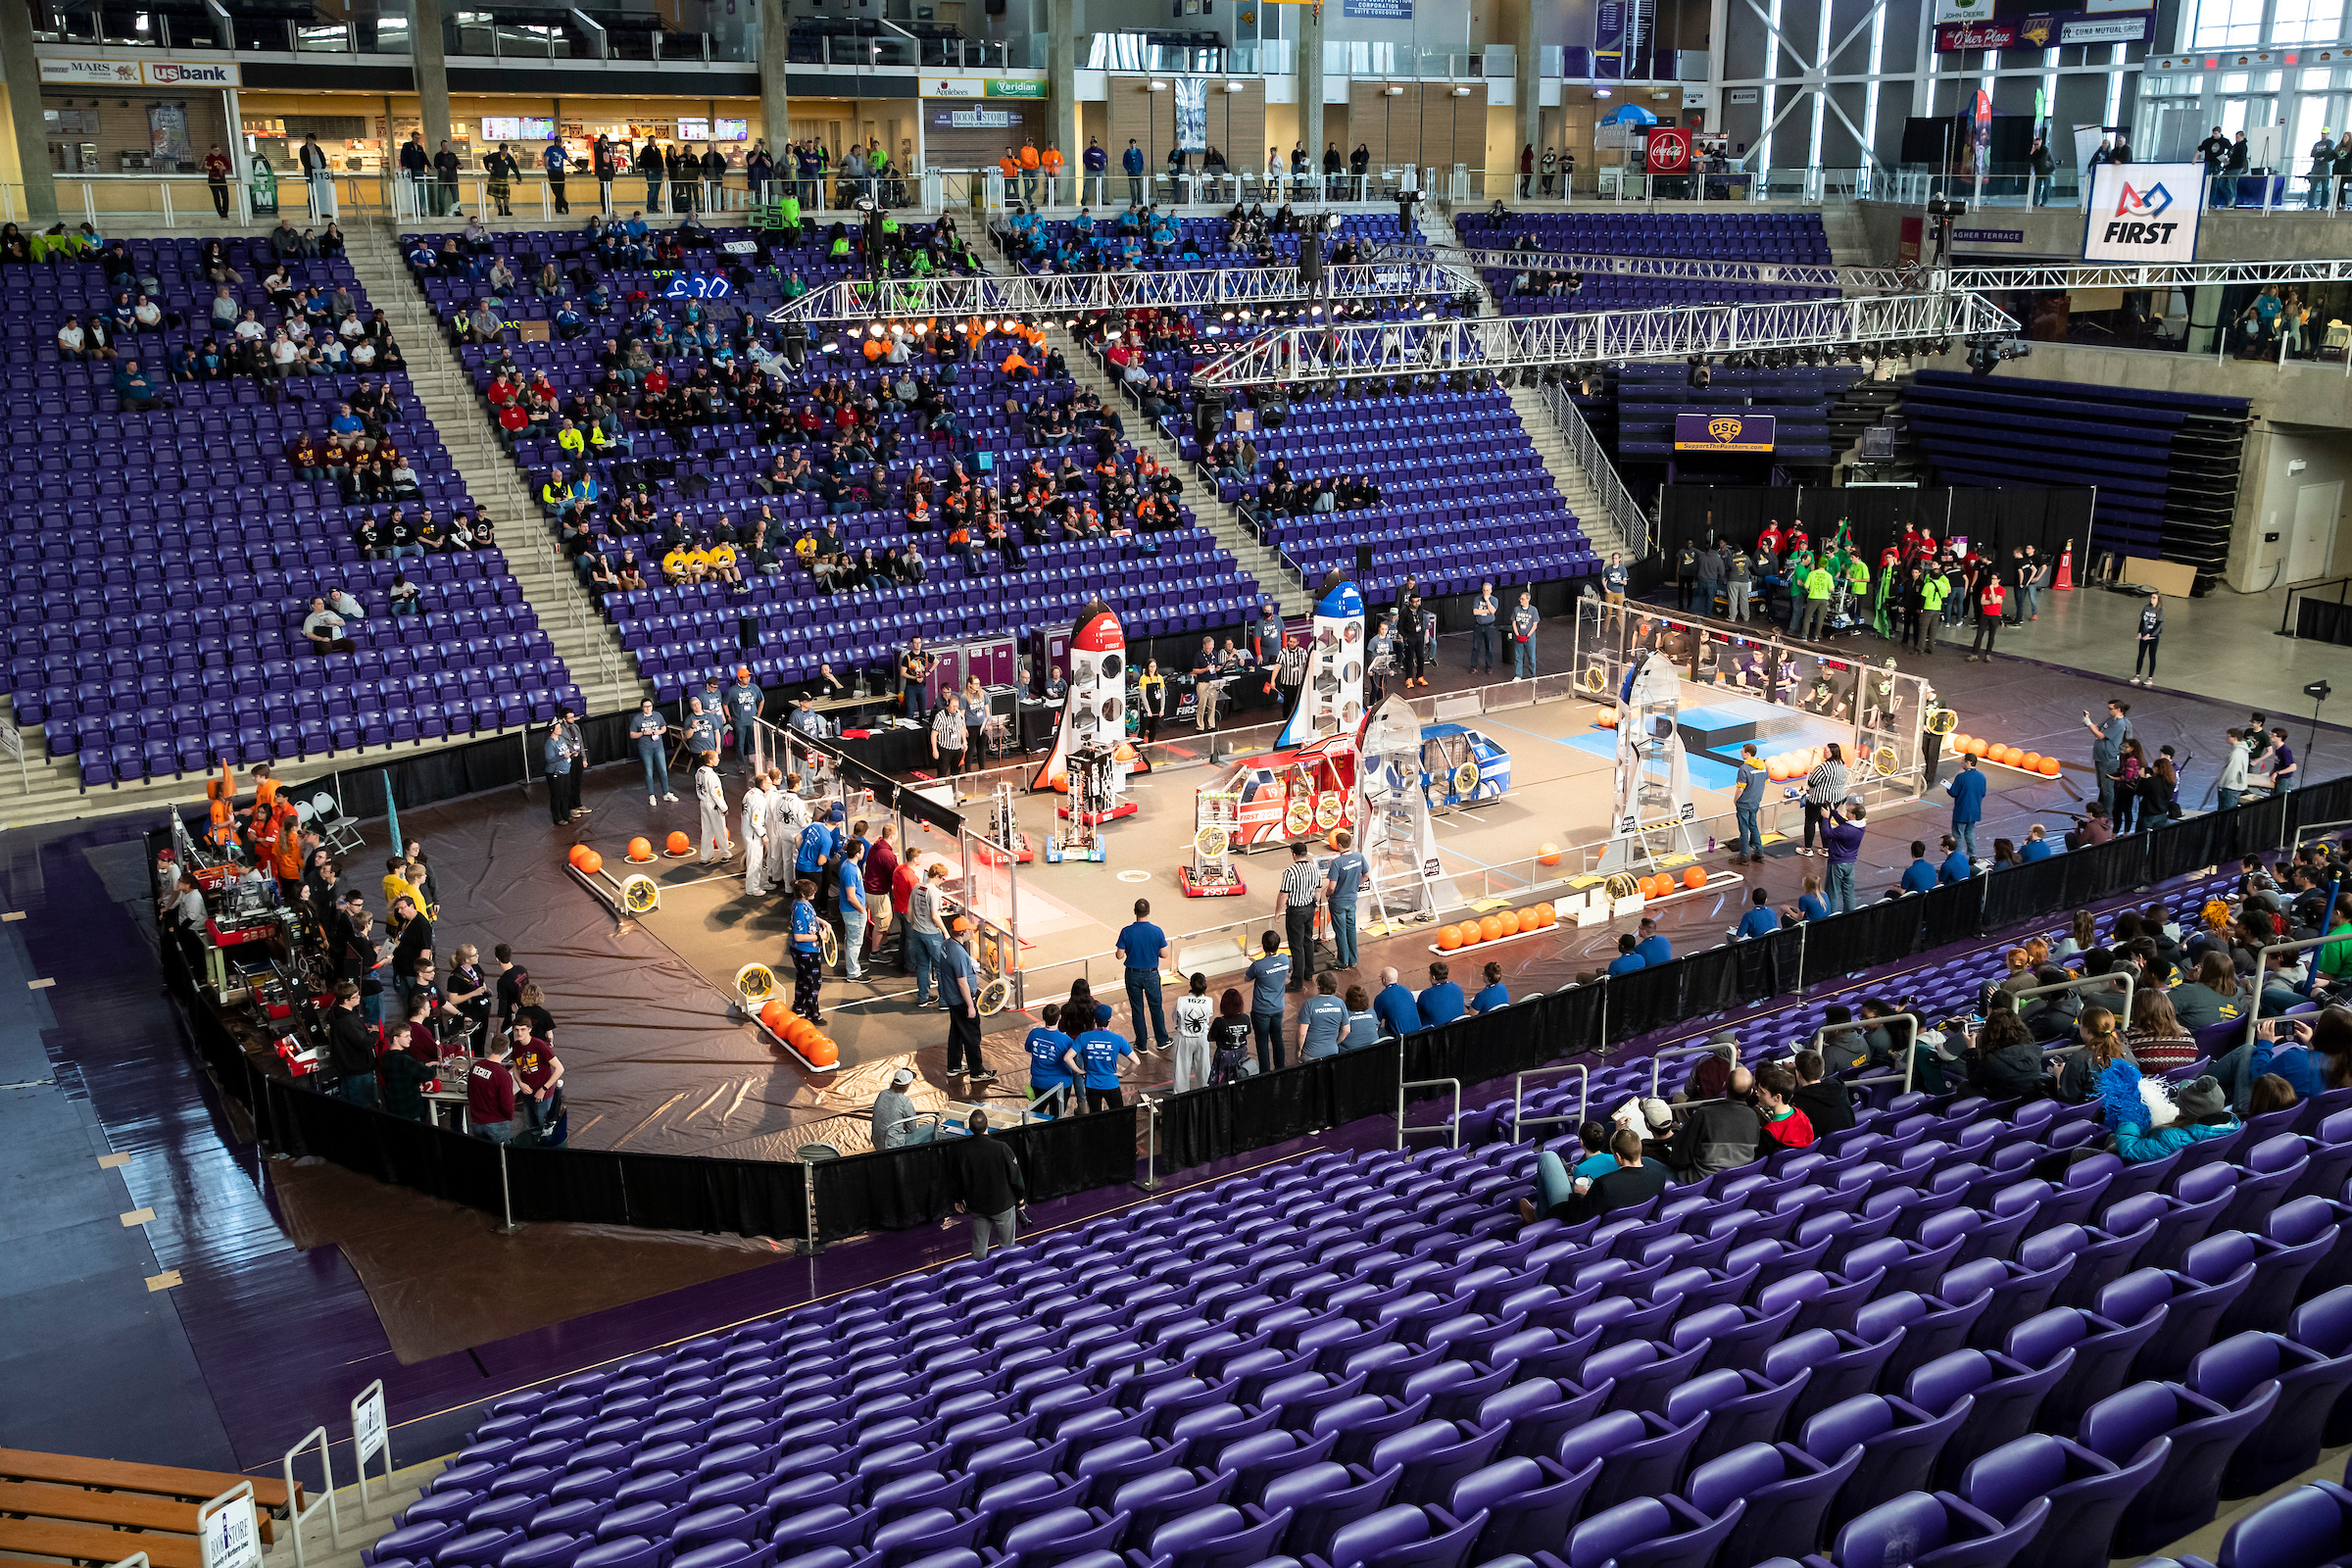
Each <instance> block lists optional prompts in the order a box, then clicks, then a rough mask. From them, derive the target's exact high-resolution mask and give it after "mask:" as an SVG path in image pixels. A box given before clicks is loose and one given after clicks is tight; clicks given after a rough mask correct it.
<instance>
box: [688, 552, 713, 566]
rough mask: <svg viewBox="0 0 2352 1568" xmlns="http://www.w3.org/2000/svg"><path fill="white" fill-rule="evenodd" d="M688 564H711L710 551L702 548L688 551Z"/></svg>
mask: <svg viewBox="0 0 2352 1568" xmlns="http://www.w3.org/2000/svg"><path fill="white" fill-rule="evenodd" d="M686 564H688V565H690V566H704V567H708V566H709V565H710V564H711V552H710V551H708V550H700V549H697V550H689V551H687V552H686Z"/></svg>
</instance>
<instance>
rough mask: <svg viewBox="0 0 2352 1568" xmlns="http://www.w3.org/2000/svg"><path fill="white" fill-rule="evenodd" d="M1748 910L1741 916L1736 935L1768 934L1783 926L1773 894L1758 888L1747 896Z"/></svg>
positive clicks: (1733, 933)
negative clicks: (1774, 905) (1775, 907)
mask: <svg viewBox="0 0 2352 1568" xmlns="http://www.w3.org/2000/svg"><path fill="white" fill-rule="evenodd" d="M1747 901H1748V906H1749V907H1748V911H1747V912H1746V913H1745V914H1743V915H1741V916H1740V925H1739V927H1738V929H1736V930H1735V931H1733V932H1732V935H1733V936H1735V937H1760V936H1766V935H1769V934H1770V933H1772V932H1774V931H1778V930H1779V929H1780V928H1781V917H1780V915H1779V913H1778V912H1776V911H1775V910H1774V908H1773V907H1772V895H1771V894H1769V893H1767V892H1765V891H1764V890H1763V889H1762V888H1757V889H1755V890H1754V891H1752V892H1750V893H1749V894H1748V896H1747Z"/></svg>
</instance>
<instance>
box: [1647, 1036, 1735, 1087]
mask: <svg viewBox="0 0 2352 1568" xmlns="http://www.w3.org/2000/svg"><path fill="white" fill-rule="evenodd" d="M1686 1056H1722V1057H1725V1058H1726V1059H1727V1060H1729V1061H1730V1062H1731V1064H1732V1065H1733V1066H1735V1067H1737V1066H1739V1065H1740V1044H1739V1042H1738V1041H1735V1040H1713V1041H1709V1042H1708V1043H1706V1044H1705V1045H1700V1046H1677V1047H1673V1048H1670V1049H1668V1050H1665V1051H1661V1052H1659V1053H1658V1054H1656V1055H1654V1056H1652V1057H1650V1058H1649V1098H1650V1099H1652V1100H1655V1099H1657V1098H1658V1086H1659V1085H1660V1084H1662V1083H1663V1082H1664V1081H1665V1070H1666V1062H1667V1060H1668V1058H1670V1057H1671V1058H1674V1059H1677V1060H1680V1059H1681V1058H1683V1057H1686Z"/></svg>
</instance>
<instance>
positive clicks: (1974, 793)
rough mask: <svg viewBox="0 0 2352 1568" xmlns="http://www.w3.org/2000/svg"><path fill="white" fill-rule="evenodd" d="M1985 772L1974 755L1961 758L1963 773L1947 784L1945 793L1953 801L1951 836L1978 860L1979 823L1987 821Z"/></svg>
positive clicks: (1966, 852)
mask: <svg viewBox="0 0 2352 1568" xmlns="http://www.w3.org/2000/svg"><path fill="white" fill-rule="evenodd" d="M1943 793H1944V794H1946V795H1949V796H1950V797H1951V798H1952V837H1953V838H1955V839H1957V840H1959V842H1960V848H1961V850H1962V851H1963V852H1964V853H1965V854H1966V855H1967V856H1968V858H1970V859H1972V860H1974V859H1976V858H1977V824H1978V823H1979V822H1982V821H1983V820H1985V770H1984V769H1983V768H1981V767H1979V766H1977V760H1976V758H1975V757H1974V756H1967V757H1963V758H1961V759H1960V771H1959V772H1957V773H1954V774H1953V775H1952V776H1951V777H1950V778H1948V779H1946V780H1945V781H1944V785H1943Z"/></svg>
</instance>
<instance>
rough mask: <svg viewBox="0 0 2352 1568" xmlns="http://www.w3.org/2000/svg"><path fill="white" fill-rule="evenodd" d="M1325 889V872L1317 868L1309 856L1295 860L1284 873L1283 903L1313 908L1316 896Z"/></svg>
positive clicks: (1294, 906) (1293, 906) (1295, 907)
mask: <svg viewBox="0 0 2352 1568" xmlns="http://www.w3.org/2000/svg"><path fill="white" fill-rule="evenodd" d="M1322 891H1323V873H1322V872H1321V871H1318V870H1316V869H1315V862H1314V861H1313V860H1312V859H1311V858H1309V859H1304V860H1293V861H1292V862H1291V863H1290V866H1289V868H1288V869H1286V870H1285V871H1284V872H1283V873H1282V896H1283V904H1284V907H1287V908H1293V909H1311V908H1313V907H1315V896H1316V895H1317V894H1319V893H1321V892H1322Z"/></svg>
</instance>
